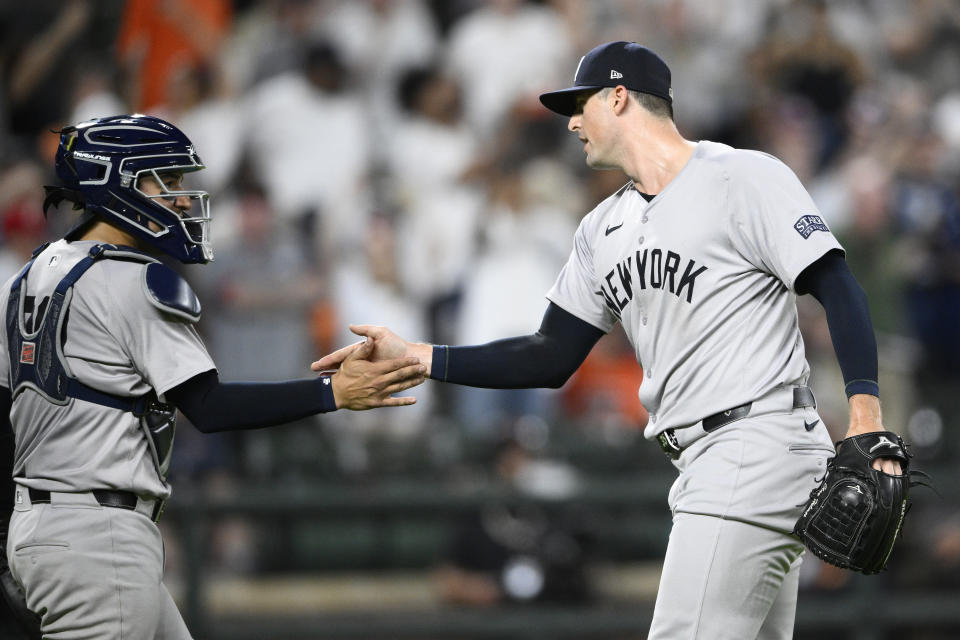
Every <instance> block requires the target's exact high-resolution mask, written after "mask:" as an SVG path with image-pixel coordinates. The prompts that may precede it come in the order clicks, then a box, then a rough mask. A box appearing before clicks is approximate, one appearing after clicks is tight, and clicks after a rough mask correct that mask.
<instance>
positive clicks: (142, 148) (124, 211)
mask: <svg viewBox="0 0 960 640" xmlns="http://www.w3.org/2000/svg"><path fill="white" fill-rule="evenodd" d="M59 133H60V146H59V147H58V149H57V156H56V164H55V168H56V173H57V177H58V178H59V179H60V182H61V185H62V186H54V187H46V190H47V197H46V199H45V200H44V206H43V208H44V212H46V210H47V207H48V206H50V205H51V204H52V205H54V206H56V205H57V204H59V203H60V202H61V201H62V200H69V201H71V202H73V203H74V207H75V208H78V209H85V210H86V211H87V212H89V213H92V214H94V215H97V216H100V217H102V218H103V219H105V220H107V221H108V222H110V223H111V224H114V225H116V226H117V227H119V228H121V229H123V230H124V231H127V232H128V233H130V234H132V235H134V236H136V237H137V238H139V239H141V240H143V241H144V242H146V243H148V244H150V245H152V246H153V247H155V248H157V249H158V250H160V251H162V252H164V253H166V254H168V255H170V256H172V257H174V258H176V259H177V260H179V261H181V262H186V263H193V262H209V261H210V260H213V247H212V246H211V244H210V237H209V226H210V196H209V194H208V193H207V192H206V191H197V190H192V191H191V190H180V188H179V186H177V187H176V188H177V190H171V189H170V188H169V186H170V185H168V184H167V182H169V180H168V181H166V182H165V181H164V179H163V178H164V177H165V176H167V175H170V174H183V173H189V172H192V171H199V170H200V169H203V168H204V165H203V163H202V162H201V161H200V157H199V156H198V155H197V152H196V151H195V150H194V148H193V143H192V142H190V139H189V138H187V136H185V135H184V134H183V132H182V131H180V130H179V129H177V128H176V127H175V126H173V125H172V124H170V123H169V122H166V121H164V120H161V119H160V118H155V117H153V116H147V115H142V114H134V115H121V116H111V117H108V118H97V119H94V120H89V121H87V122H82V123H80V124H77V125H74V126H70V127H66V128H64V129H63V130H61V131H60V132H59ZM144 177H152V178H153V180H154V181H156V184H157V185H159V188H160V193H157V194H148V193H147V192H145V191H144V190H143V188H142V186H143V182H144V180H143V178H144ZM184 198H186V199H187V200H188V201H189V206H186V202H187V201H185V200H184ZM174 203H180V205H181V206H174ZM150 223H154V224H153V225H151V224H150Z"/></svg>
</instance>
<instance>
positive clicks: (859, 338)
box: [798, 253, 883, 436]
mask: <svg viewBox="0 0 960 640" xmlns="http://www.w3.org/2000/svg"><path fill="white" fill-rule="evenodd" d="M798 291H799V292H801V293H803V292H809V293H810V294H812V295H813V296H814V297H815V298H817V300H819V301H820V304H822V305H823V308H824V311H825V312H826V315H827V325H828V327H829V328H830V339H831V340H832V342H833V348H834V351H835V352H836V354H837V362H838V363H839V365H840V371H841V372H842V373H843V380H844V388H845V390H846V394H847V398H848V399H849V407H850V428H849V431H848V433H847V435H848V436H851V435H856V434H859V433H867V432H870V431H877V430H880V429H883V424H882V416H881V411H880V399H879V394H880V387H879V384H878V383H877V379H878V370H879V366H878V361H877V340H876V337H875V336H874V332H873V323H872V322H871V320H870V310H869V307H868V306H867V296H866V294H865V293H864V291H863V288H862V287H861V286H860V285H859V283H857V281H856V279H855V278H854V277H853V274H852V273H851V272H850V269H849V267H847V264H846V261H844V259H843V257H842V255H840V254H839V253H833V254H828V255H826V256H824V257H823V258H821V259H820V260H818V261H817V262H815V263H814V264H813V265H811V266H810V267H809V268H808V269H807V270H806V271H804V273H803V274H802V276H801V278H800V279H798Z"/></svg>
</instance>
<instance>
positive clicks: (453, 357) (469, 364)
mask: <svg viewBox="0 0 960 640" xmlns="http://www.w3.org/2000/svg"><path fill="white" fill-rule="evenodd" d="M601 337H603V331H602V330H600V329H598V328H597V327H595V326H593V325H592V324H589V323H587V322H585V321H583V320H581V319H580V318H578V317H576V316H574V315H573V314H571V313H568V312H567V311H564V310H563V309H562V308H560V307H558V306H557V305H555V304H553V303H552V302H551V303H550V305H549V306H548V307H547V311H546V313H544V315H543V321H542V323H541V325H540V329H539V330H538V331H537V332H536V333H534V334H532V335H528V336H518V337H515V338H506V339H504V340H496V341H494V342H488V343H487V344H483V345H475V346H469V347H449V346H446V345H437V346H434V348H433V364H432V366H431V371H430V377H431V378H434V379H437V380H441V381H443V382H452V383H454V384H463V385H468V386H471V387H485V388H488V389H529V388H532V387H550V388H553V389H558V388H560V387H562V386H563V384H564V383H565V382H566V381H567V379H568V378H569V377H570V376H571V375H572V374H573V372H574V371H576V370H577V367H579V366H580V364H581V363H582V362H583V361H584V360H585V359H586V357H587V354H589V353H590V350H591V349H592V348H593V345H595V344H596V343H597V341H598V340H599V339H600V338H601Z"/></svg>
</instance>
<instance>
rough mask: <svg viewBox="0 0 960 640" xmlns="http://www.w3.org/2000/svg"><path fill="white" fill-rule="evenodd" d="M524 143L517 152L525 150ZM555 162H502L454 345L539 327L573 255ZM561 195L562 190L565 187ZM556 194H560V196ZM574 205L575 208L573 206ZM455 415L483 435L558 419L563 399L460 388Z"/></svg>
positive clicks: (550, 393) (547, 393)
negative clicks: (531, 419)
mask: <svg viewBox="0 0 960 640" xmlns="http://www.w3.org/2000/svg"><path fill="white" fill-rule="evenodd" d="M523 146H524V145H523V143H522V142H518V143H517V149H518V151H517V152H516V153H517V154H520V151H519V149H522V148H523ZM544 167H554V168H556V165H555V164H553V163H552V162H551V161H549V160H546V159H538V160H536V161H532V160H531V159H528V158H525V157H523V156H522V155H515V156H514V157H505V158H503V159H502V160H501V161H500V162H498V163H497V172H496V174H495V177H494V179H493V183H492V184H491V187H490V203H489V205H488V207H487V210H486V213H485V214H484V217H483V218H482V221H481V229H482V240H481V245H480V249H479V251H478V253H477V254H476V255H475V256H474V258H473V260H472V263H471V264H472V266H471V269H470V272H469V273H468V275H467V278H466V280H465V281H464V288H463V301H462V304H461V307H460V313H459V322H458V323H457V334H456V340H455V342H457V343H459V344H483V343H484V342H487V341H490V340H494V339H498V338H502V337H504V336H516V335H526V334H529V333H530V332H531V331H534V330H536V328H537V327H539V326H540V320H541V318H542V317H543V312H544V310H545V309H546V308H547V300H546V298H545V295H546V292H547V291H548V290H549V289H550V287H551V286H552V285H553V282H554V280H555V278H556V274H557V273H558V272H559V271H560V268H561V267H562V266H563V263H564V260H565V259H566V257H567V255H568V253H569V239H570V237H571V236H572V234H573V232H574V224H573V217H572V214H571V213H570V210H569V209H567V208H566V207H565V206H564V205H561V204H560V203H557V202H555V201H550V200H547V199H546V196H547V195H550V194H551V191H553V190H552V189H551V188H549V187H548V188H545V189H544V188H540V185H539V184H538V183H539V182H540V181H542V180H547V181H548V184H549V185H550V186H555V185H559V184H562V182H563V178H562V177H560V178H559V179H555V177H556V176H558V175H561V176H565V175H566V173H565V172H564V171H563V170H562V169H559V168H558V169H557V171H558V172H559V173H554V172H552V171H549V170H548V171H546V172H544V171H542V168H544ZM557 191H560V190H559V189H558V190H557ZM552 195H556V193H555V192H554V193H553V194H552ZM567 204H569V203H567ZM456 391H457V397H458V401H457V402H456V405H455V406H456V414H457V415H458V416H459V418H460V419H461V420H462V421H463V423H464V424H466V425H467V426H468V427H469V428H471V429H473V430H475V431H477V432H485V431H489V430H490V429H492V428H493V427H494V426H496V425H497V424H498V423H502V422H503V421H504V420H510V419H515V418H518V417H520V416H523V415H525V414H532V415H537V416H541V417H543V418H551V417H554V416H555V412H556V409H557V406H556V401H557V398H558V394H557V392H556V391H554V390H549V389H510V390H502V389H495V390H492V389H476V388H472V387H458V388H457V390H456Z"/></svg>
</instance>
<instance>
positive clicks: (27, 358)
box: [20, 342, 37, 364]
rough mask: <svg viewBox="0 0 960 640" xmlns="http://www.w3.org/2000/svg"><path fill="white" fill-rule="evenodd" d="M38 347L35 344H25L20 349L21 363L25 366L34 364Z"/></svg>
mask: <svg viewBox="0 0 960 640" xmlns="http://www.w3.org/2000/svg"><path fill="white" fill-rule="evenodd" d="M36 347H37V345H36V344H35V343H33V342H24V343H23V345H21V347H20V362H22V363H23V364H33V358H34V352H35V351H36Z"/></svg>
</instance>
